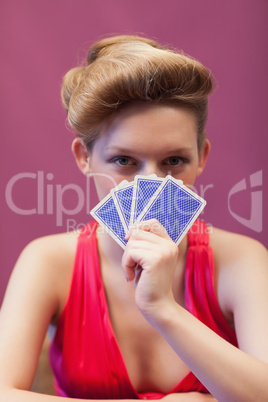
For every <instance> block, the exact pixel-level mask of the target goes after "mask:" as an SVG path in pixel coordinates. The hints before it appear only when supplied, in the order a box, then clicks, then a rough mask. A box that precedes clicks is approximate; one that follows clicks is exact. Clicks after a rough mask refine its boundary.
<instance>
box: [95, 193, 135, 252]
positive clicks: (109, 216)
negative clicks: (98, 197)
mask: <svg viewBox="0 0 268 402" xmlns="http://www.w3.org/2000/svg"><path fill="white" fill-rule="evenodd" d="M90 213H91V215H92V216H93V218H94V219H95V220H96V221H98V222H99V223H100V225H102V227H104V228H105V230H106V231H107V232H108V233H109V234H110V235H111V236H112V238H113V239H114V240H115V241H116V242H117V243H118V244H119V245H120V246H121V247H122V248H123V249H125V247H126V244H127V241H126V240H125V235H126V231H125V229H124V227H123V224H122V222H121V219H120V216H119V214H118V211H117V209H116V205H115V202H114V199H113V197H112V195H111V194H108V195H107V196H106V197H105V198H104V199H103V200H102V201H100V202H99V203H98V204H97V205H96V206H95V208H93V209H92V210H91V211H90Z"/></svg>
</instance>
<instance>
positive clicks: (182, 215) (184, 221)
mask: <svg viewBox="0 0 268 402" xmlns="http://www.w3.org/2000/svg"><path fill="white" fill-rule="evenodd" d="M205 204H206V202H205V200H203V199H202V198H201V197H199V196H198V195H197V194H195V193H193V192H192V191H191V190H189V189H188V188H187V187H185V186H183V185H181V184H179V183H177V182H176V180H175V179H173V178H168V179H166V180H165V181H164V182H163V184H162V186H161V187H160V188H159V189H158V191H157V193H155V196H154V197H153V199H152V200H151V202H149V204H148V208H147V207H146V208H145V209H144V211H143V212H142V213H141V215H140V216H139V218H138V221H140V222H141V221H145V220H149V219H153V218H156V219H157V220H158V221H159V222H160V224H161V225H162V226H164V227H165V229H166V231H167V232H168V234H169V236H170V237H171V239H172V240H173V241H174V242H175V243H176V244H178V243H179V242H180V241H181V240H182V238H183V237H184V235H185V234H186V233H187V231H188V230H189V228H190V227H191V225H192V224H193V223H194V221H195V220H196V218H197V217H198V215H199V214H200V213H201V211H202V210H203V208H204V206H205Z"/></svg>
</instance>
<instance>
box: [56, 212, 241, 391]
mask: <svg viewBox="0 0 268 402" xmlns="http://www.w3.org/2000/svg"><path fill="white" fill-rule="evenodd" d="M96 228H97V223H96V222H91V223H90V224H89V225H87V226H86V227H85V228H84V230H83V231H82V233H81V234H80V236H79V239H78V245H77V252H76V258H75V262H74V269H73V277H72V283H71V288H70V293H69V296H68V299H67V302H66V305H65V308H64V310H63V312H62V315H61V317H60V319H59V322H58V326H57V331H56V334H55V337H54V339H53V341H52V343H51V346H50V363H51V367H52V370H53V372H54V381H55V389H56V393H57V395H60V396H67V397H72V398H81V399H139V398H140V399H157V398H161V397H163V396H165V394H163V393H160V392H146V393H143V394H138V393H137V392H136V391H135V389H134V388H133V386H132V384H131V382H130V379H129V376H128V373H127V369H126V365H125V363H124V359H123V356H122V353H121V351H120V349H119V345H118V343H117V340H116V337H115V334H114V331H113V328H112V325H111V321H110V318H109V313H108V306H107V302H106V297H105V290H104V286H103V283H102V278H101V271H100V266H99V258H98V251H97V239H96ZM213 283H214V263H213V253H212V250H211V248H210V246H209V235H208V230H207V226H206V224H205V223H204V222H202V221H199V220H197V221H196V222H195V223H194V225H193V226H192V228H191V230H190V231H189V232H188V252H187V260H186V267H185V306H186V309H187V310H188V311H189V312H190V313H192V314H193V315H194V316H195V317H197V318H198V319H199V320H201V321H202V322H203V323H204V324H206V325H207V326H208V327H210V328H211V329H212V330H213V331H215V332H216V333H217V334H218V335H220V336H221V337H223V338H224V339H225V340H227V341H228V342H230V343H231V344H233V345H235V346H237V340H236V336H235V332H234V331H233V330H232V329H231V328H230V326H229V325H228V323H227V321H226V319H225V318H224V316H223V314H222V312H221V310H220V308H219V305H218V302H217V299H216V295H215V291H214V286H213ZM189 391H198V392H207V390H206V388H205V387H204V386H203V385H202V384H201V383H200V381H199V380H198V379H197V378H196V377H195V376H194V374H193V373H192V372H189V374H188V375H186V377H185V378H183V380H182V381H180V382H179V383H178V385H177V386H176V387H175V388H174V389H172V390H170V393H174V392H189Z"/></svg>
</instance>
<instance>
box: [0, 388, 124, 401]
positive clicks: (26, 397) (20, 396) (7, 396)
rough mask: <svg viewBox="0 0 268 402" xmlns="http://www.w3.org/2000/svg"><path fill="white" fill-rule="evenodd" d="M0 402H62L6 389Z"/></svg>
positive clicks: (47, 396) (51, 397) (55, 398)
mask: <svg viewBox="0 0 268 402" xmlns="http://www.w3.org/2000/svg"><path fill="white" fill-rule="evenodd" d="M82 400H83V401H93V400H91V399H77V398H72V402H81V401H82ZM0 401H4V402H60V401H62V397H60V396H53V395H44V394H39V393H35V392H31V391H25V390H20V389H14V388H13V389H8V390H6V391H2V390H1V391H0ZM130 401H131V399H120V401H119V400H116V399H111V400H110V401H109V399H105V402H130ZM94 402H98V400H97V399H94Z"/></svg>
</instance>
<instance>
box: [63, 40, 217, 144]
mask: <svg viewBox="0 0 268 402" xmlns="http://www.w3.org/2000/svg"><path fill="white" fill-rule="evenodd" d="M212 86H213V85H212V77H211V73H210V71H209V70H208V69H207V68H206V67H205V66H203V65H202V64H201V63H200V62H198V61H196V60H194V59H193V58H191V57H189V56H186V55H184V54H183V53H178V52H176V51H175V50H172V49H170V48H167V47H164V46H161V45H159V44H158V43H157V42H155V41H154V40H151V39H147V38H143V37H139V36H127V35H124V36H114V37H111V38H106V39H103V40H100V41H99V42H96V43H95V44H94V45H93V46H92V47H91V48H90V49H89V52H88V56H87V65H86V66H81V67H76V68H73V69H71V70H70V71H69V72H68V73H67V74H66V75H65V77H64V79H63V84H62V91H61V95H62V102H63V105H64V107H65V109H66V111H67V114H68V122H69V124H70V126H71V127H72V128H73V129H74V130H75V131H76V133H77V135H78V136H79V137H80V138H82V139H83V141H84V142H85V144H86V145H87V146H88V147H90V146H91V144H92V143H93V141H94V140H95V139H96V138H97V136H98V135H99V132H100V127H101V125H102V124H103V123H104V122H105V121H106V120H107V119H108V118H109V117H110V116H111V115H112V114H113V113H114V112H115V111H117V110H118V109H119V108H120V107H122V105H125V104H126V103H127V102H130V101H135V100H140V101H145V102H150V103H157V104H163V105H171V106H179V107H186V108H188V109H190V110H192V111H193V112H194V114H195V117H196V122H197V132H198V146H199V149H200V148H201V147H202V144H203V141H204V138H205V132H204V127H205V123H206V119H207V103H208V95H209V94H210V93H211V91H212Z"/></svg>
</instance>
